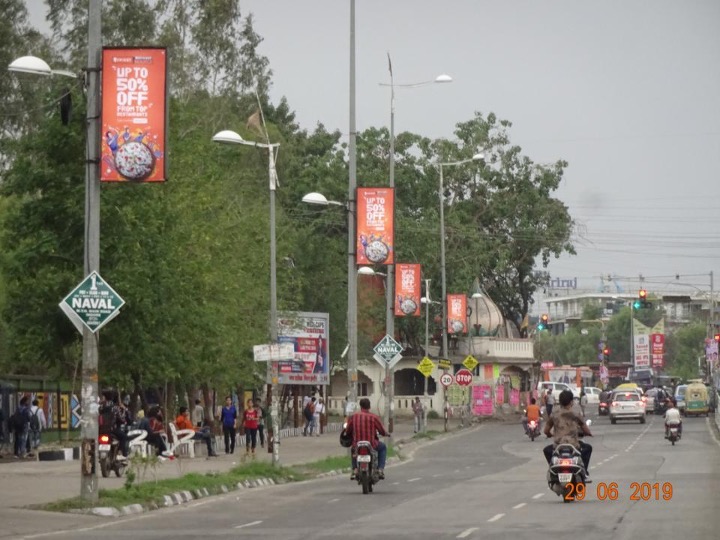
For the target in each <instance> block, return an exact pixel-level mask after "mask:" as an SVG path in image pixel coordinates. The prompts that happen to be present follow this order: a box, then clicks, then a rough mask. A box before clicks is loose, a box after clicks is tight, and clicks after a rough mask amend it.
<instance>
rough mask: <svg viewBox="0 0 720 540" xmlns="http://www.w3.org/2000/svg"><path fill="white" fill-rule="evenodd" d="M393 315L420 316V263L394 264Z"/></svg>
mask: <svg viewBox="0 0 720 540" xmlns="http://www.w3.org/2000/svg"><path fill="white" fill-rule="evenodd" d="M395 315H396V316H397V317H406V316H408V315H411V316H413V317H419V316H420V265H419V264H399V263H398V264H396V265H395Z"/></svg>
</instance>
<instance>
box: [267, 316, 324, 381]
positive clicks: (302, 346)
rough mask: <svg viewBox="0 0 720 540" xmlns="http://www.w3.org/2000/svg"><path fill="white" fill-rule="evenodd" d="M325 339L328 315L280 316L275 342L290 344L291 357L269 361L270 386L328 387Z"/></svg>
mask: <svg viewBox="0 0 720 540" xmlns="http://www.w3.org/2000/svg"><path fill="white" fill-rule="evenodd" d="M329 336H330V316H329V315H328V314H327V313H308V312H304V311H290V312H286V313H281V314H280V316H279V317H278V341H279V342H280V343H291V344H292V345H293V348H294V352H295V355H294V358H293V359H292V360H286V361H279V362H272V372H273V379H276V382H275V383H274V384H307V385H326V384H329V383H330V340H329ZM275 375H276V376H275Z"/></svg>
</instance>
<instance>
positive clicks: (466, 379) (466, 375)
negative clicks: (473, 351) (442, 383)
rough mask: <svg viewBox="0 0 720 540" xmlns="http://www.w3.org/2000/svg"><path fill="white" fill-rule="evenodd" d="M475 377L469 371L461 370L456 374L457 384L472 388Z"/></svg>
mask: <svg viewBox="0 0 720 540" xmlns="http://www.w3.org/2000/svg"><path fill="white" fill-rule="evenodd" d="M472 380H473V376H472V373H470V371H469V370H467V369H461V370H460V371H458V372H457V373H456V374H455V382H456V383H458V384H459V385H460V386H470V385H471V384H472Z"/></svg>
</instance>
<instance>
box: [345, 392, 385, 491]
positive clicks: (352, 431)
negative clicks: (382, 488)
mask: <svg viewBox="0 0 720 540" xmlns="http://www.w3.org/2000/svg"><path fill="white" fill-rule="evenodd" d="M345 433H347V434H348V435H349V436H351V437H352V441H353V450H354V448H355V445H356V444H357V443H358V441H369V442H370V444H372V447H373V448H374V449H375V450H376V451H377V453H378V474H379V475H380V478H385V459H386V456H387V446H385V443H383V442H382V441H380V440H379V439H378V433H379V434H380V435H384V436H385V437H388V434H387V432H386V431H385V428H384V427H383V425H382V422H381V421H380V418H379V417H378V416H377V415H376V414H373V413H371V412H370V400H369V399H368V398H362V399H361V400H360V412H357V413H355V414H353V415H352V416H351V417H350V419H349V420H348V425H347V428H346V429H345ZM352 468H353V473H352V476H351V477H350V479H351V480H354V479H355V478H356V477H357V458H356V456H355V452H354V451H353V452H352Z"/></svg>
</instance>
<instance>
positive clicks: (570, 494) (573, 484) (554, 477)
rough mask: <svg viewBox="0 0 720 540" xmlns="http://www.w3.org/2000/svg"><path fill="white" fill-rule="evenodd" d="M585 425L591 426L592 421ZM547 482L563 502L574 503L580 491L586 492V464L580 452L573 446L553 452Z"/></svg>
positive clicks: (564, 445)
mask: <svg viewBox="0 0 720 540" xmlns="http://www.w3.org/2000/svg"><path fill="white" fill-rule="evenodd" d="M585 423H586V424H587V425H588V426H589V425H590V424H591V421H590V420H587V421H586V422H585ZM547 481H548V487H549V488H550V489H551V490H552V491H553V492H554V493H555V494H557V495H559V496H561V497H562V499H563V502H566V503H569V502H574V501H575V499H576V498H577V496H578V491H584V490H585V464H584V463H583V460H582V456H581V455H580V450H579V449H578V448H575V447H574V446H573V445H571V444H559V445H558V446H557V447H556V448H555V450H554V451H553V455H552V460H551V463H550V467H549V468H548V472H547ZM580 498H582V496H581V497H580Z"/></svg>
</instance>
